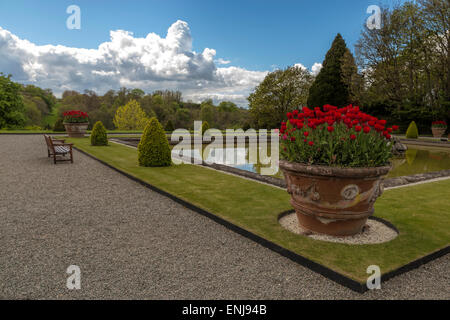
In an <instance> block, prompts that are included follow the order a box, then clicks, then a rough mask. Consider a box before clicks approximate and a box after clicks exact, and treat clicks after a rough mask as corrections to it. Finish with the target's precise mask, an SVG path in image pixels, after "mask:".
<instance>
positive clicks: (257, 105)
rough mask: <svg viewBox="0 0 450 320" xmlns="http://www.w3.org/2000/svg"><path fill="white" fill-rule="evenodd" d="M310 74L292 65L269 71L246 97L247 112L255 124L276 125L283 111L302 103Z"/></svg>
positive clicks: (270, 126)
mask: <svg viewBox="0 0 450 320" xmlns="http://www.w3.org/2000/svg"><path fill="white" fill-rule="evenodd" d="M312 80H313V78H312V76H311V74H310V73H309V72H308V71H307V70H305V69H303V68H300V67H297V66H293V67H289V68H286V69H284V70H276V71H274V72H271V73H269V74H268V75H267V76H266V77H265V78H264V80H263V81H262V82H261V83H260V84H259V85H258V86H257V87H256V89H255V91H254V92H253V93H251V94H250V96H249V97H248V98H247V99H248V102H249V109H250V114H251V117H252V119H253V122H254V124H255V125H256V126H257V127H258V128H268V129H270V128H276V127H278V126H279V125H280V123H281V121H283V119H284V118H285V116H286V113H287V112H289V111H292V110H293V109H297V108H299V107H301V106H302V105H305V104H306V101H307V98H308V90H309V88H310V86H311V82H312Z"/></svg>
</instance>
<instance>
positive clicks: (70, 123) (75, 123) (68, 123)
mask: <svg viewBox="0 0 450 320" xmlns="http://www.w3.org/2000/svg"><path fill="white" fill-rule="evenodd" d="M63 124H89V122H63Z"/></svg>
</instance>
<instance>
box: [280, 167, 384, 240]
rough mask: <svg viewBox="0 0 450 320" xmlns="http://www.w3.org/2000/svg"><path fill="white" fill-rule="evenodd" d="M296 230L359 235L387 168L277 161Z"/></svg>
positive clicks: (379, 192) (370, 212) (336, 234)
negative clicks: (295, 220)
mask: <svg viewBox="0 0 450 320" xmlns="http://www.w3.org/2000/svg"><path fill="white" fill-rule="evenodd" d="M280 168H281V170H282V171H283V174H284V177H285V179H286V184H287V191H288V193H289V194H290V195H291V204H292V206H293V207H294V209H295V211H296V214H297V218H298V222H299V224H300V227H302V228H304V229H306V230H309V231H312V232H315V233H321V234H327V235H332V236H351V235H355V234H357V233H360V232H361V231H362V229H363V227H364V225H365V224H366V221H367V218H368V217H369V216H371V215H372V214H373V212H374V209H373V205H374V203H375V201H376V199H377V198H378V197H379V196H380V195H381V194H382V193H383V186H382V178H383V177H384V176H385V175H386V174H387V173H388V172H389V170H390V169H391V166H390V165H389V166H384V167H373V168H338V167H327V166H318V165H306V164H301V163H293V162H288V161H285V160H280Z"/></svg>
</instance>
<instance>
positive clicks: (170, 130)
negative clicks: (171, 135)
mask: <svg viewBox="0 0 450 320" xmlns="http://www.w3.org/2000/svg"><path fill="white" fill-rule="evenodd" d="M164 129H165V130H166V131H167V132H172V131H173V130H175V128H174V126H173V123H172V120H169V121H167V123H166V127H165V128H164Z"/></svg>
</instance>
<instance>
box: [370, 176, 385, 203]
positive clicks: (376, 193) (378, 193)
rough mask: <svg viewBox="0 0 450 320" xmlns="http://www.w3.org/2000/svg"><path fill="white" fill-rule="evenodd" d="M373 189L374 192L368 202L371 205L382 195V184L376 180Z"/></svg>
mask: <svg viewBox="0 0 450 320" xmlns="http://www.w3.org/2000/svg"><path fill="white" fill-rule="evenodd" d="M374 189H375V190H374V192H373V194H372V197H371V198H370V200H369V203H372V204H373V203H374V202H375V201H376V200H377V198H378V197H379V196H381V195H382V194H383V191H384V186H383V183H382V182H380V180H378V181H377V182H376V183H375V187H374Z"/></svg>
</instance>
